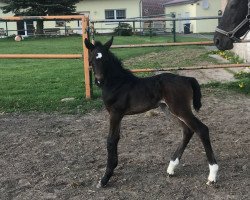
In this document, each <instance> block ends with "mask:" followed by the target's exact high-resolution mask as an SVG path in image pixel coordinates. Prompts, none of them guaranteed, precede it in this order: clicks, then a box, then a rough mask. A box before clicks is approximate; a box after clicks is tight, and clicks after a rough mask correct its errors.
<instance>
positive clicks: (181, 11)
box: [165, 4, 196, 33]
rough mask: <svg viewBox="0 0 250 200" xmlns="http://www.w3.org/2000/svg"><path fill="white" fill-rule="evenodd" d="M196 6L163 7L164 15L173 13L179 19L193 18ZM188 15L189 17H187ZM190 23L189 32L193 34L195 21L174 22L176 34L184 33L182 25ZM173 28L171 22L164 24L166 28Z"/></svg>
mask: <svg viewBox="0 0 250 200" xmlns="http://www.w3.org/2000/svg"><path fill="white" fill-rule="evenodd" d="M195 12H196V5H195V4H193V5H191V4H185V5H176V6H170V7H165V14H171V13H175V16H176V17H177V18H179V17H195ZM188 15H189V16H188ZM186 23H191V27H190V30H191V31H192V32H193V31H194V29H195V26H196V22H195V21H192V22H190V21H176V32H178V33H183V32H184V24H186ZM172 27H173V23H172V22H166V28H167V29H171V28H172Z"/></svg>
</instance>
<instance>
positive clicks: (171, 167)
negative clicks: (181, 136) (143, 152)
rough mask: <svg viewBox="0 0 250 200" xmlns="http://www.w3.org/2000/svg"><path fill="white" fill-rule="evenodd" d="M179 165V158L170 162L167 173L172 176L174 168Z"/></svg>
mask: <svg viewBox="0 0 250 200" xmlns="http://www.w3.org/2000/svg"><path fill="white" fill-rule="evenodd" d="M179 163H180V161H179V158H176V159H175V161H173V160H170V162H169V165H168V169H167V173H168V174H170V175H173V174H174V169H175V168H176V166H177V165H178V164H179Z"/></svg>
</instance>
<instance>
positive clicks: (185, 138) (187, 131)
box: [167, 121, 194, 176]
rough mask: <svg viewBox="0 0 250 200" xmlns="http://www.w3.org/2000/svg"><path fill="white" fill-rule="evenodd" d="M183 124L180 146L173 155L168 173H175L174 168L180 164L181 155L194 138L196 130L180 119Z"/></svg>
mask: <svg viewBox="0 0 250 200" xmlns="http://www.w3.org/2000/svg"><path fill="white" fill-rule="evenodd" d="M180 124H181V126H182V127H183V138H182V141H181V143H180V145H179V147H178V148H177V149H176V151H175V152H174V154H173V155H172V157H171V160H170V162H169V165H168V169H167V173H168V174H169V175H170V176H171V175H174V170H175V168H176V166H177V165H178V164H179V161H180V159H181V156H182V154H183V152H184V150H185V148H186V146H187V145H188V143H189V141H190V139H191V138H192V136H193V134H194V132H193V131H192V130H190V128H188V126H187V125H186V124H185V123H183V122H182V121H180Z"/></svg>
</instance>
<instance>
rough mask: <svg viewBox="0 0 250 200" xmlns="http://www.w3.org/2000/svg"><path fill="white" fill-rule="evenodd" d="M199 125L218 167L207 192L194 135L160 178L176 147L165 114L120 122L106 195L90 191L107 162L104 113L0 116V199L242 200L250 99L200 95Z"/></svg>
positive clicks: (177, 136)
mask: <svg viewBox="0 0 250 200" xmlns="http://www.w3.org/2000/svg"><path fill="white" fill-rule="evenodd" d="M203 94H204V97H203V107H202V109H201V111H200V112H199V113H198V116H199V118H200V119H201V120H202V121H203V122H205V123H206V124H207V125H208V126H209V128H210V136H211V140H212V144H213V147H214V150H215V154H216V156H217V160H218V163H219V166H220V170H219V180H218V183H217V184H216V185H215V186H207V185H206V184H205V183H206V179H207V176H208V164H207V162H206V158H205V153H204V150H203V147H202V145H201V142H200V141H199V139H198V137H197V136H194V138H193V139H192V140H191V143H190V145H189V146H188V148H187V149H186V151H185V153H184V155H183V159H182V160H181V164H180V166H179V168H178V169H177V171H176V172H177V174H176V177H172V178H169V177H168V176H167V174H166V170H167V166H168V162H169V159H170V156H171V154H172V153H173V151H174V150H175V149H176V148H177V146H178V143H179V142H180V140H181V137H182V136H181V130H180V128H179V127H178V126H177V124H176V123H175V120H174V119H173V118H171V119H170V121H169V120H166V117H165V116H164V114H163V113H161V112H159V114H157V115H156V116H155V115H154V116H151V117H148V116H146V115H145V114H141V115H134V116H127V117H125V118H124V120H123V123H122V133H121V140H120V143H119V166H118V168H117V169H116V173H115V175H114V177H112V179H111V181H110V183H109V184H108V186H107V188H105V189H97V188H96V184H97V182H98V180H99V178H100V177H101V175H102V174H103V171H104V168H105V162H106V149H105V146H106V141H105V138H106V135H107V131H108V114H107V113H106V111H104V110H103V111H101V112H95V111H93V112H91V113H89V114H87V115H84V116H77V115H74V116H66V115H58V114H52V115H48V114H39V113H32V114H4V115H1V116H0V199H3V200H12V199H13V200H14V199H15V200H24V199H32V200H33V199H36V200H40V199H41V200H42V199H62V200H68V199H71V200H83V199H88V200H89V199H223V200H224V199H237V200H239V199H248V198H249V195H250V192H249V183H250V181H249V178H250V172H249V142H250V136H249V128H250V127H249V119H250V99H249V97H246V96H244V95H238V94H232V93H227V92H221V91H214V90H212V91H210V90H205V91H203Z"/></svg>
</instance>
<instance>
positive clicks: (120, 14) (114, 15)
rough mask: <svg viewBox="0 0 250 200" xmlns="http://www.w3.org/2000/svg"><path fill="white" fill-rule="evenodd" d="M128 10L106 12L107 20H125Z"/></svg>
mask: <svg viewBox="0 0 250 200" xmlns="http://www.w3.org/2000/svg"><path fill="white" fill-rule="evenodd" d="M125 18H126V10H124V9H123V10H122V9H120V10H105V19H125Z"/></svg>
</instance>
